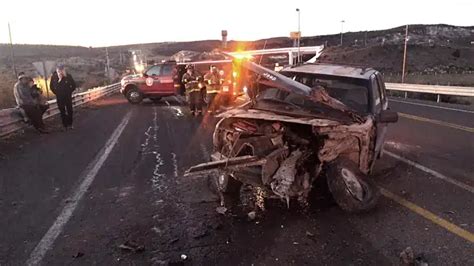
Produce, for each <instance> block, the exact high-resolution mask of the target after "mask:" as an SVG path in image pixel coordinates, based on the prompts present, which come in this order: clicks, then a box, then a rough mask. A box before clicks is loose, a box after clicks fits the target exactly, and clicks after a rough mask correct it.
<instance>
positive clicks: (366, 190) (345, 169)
mask: <svg viewBox="0 0 474 266" xmlns="http://www.w3.org/2000/svg"><path fill="white" fill-rule="evenodd" d="M327 184H328V187H329V191H330V192H331V194H332V196H333V197H334V200H335V201H336V203H337V205H339V207H340V208H341V209H343V210H344V211H347V212H351V213H358V212H366V211H369V210H371V209H373V208H374V207H375V205H376V204H377V201H378V198H379V196H380V191H379V190H378V188H377V186H376V185H375V184H374V183H373V182H372V180H370V179H369V178H367V176H366V175H364V174H363V173H362V172H361V171H360V170H359V168H358V167H357V165H356V164H355V163H354V162H352V161H350V160H349V159H346V158H340V159H337V160H336V161H334V162H333V163H331V164H330V165H329V168H328V171H327Z"/></svg>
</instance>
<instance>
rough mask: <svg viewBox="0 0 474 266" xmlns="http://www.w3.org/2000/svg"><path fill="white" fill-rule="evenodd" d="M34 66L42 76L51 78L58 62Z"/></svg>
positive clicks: (40, 63)
mask: <svg viewBox="0 0 474 266" xmlns="http://www.w3.org/2000/svg"><path fill="white" fill-rule="evenodd" d="M43 64H44V65H43ZM33 66H34V67H35V69H36V71H37V72H38V74H39V75H40V76H43V77H49V76H50V75H51V74H52V73H53V71H54V68H55V67H56V61H43V62H34V63H33Z"/></svg>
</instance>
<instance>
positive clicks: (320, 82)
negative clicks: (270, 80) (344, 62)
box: [287, 72, 369, 114]
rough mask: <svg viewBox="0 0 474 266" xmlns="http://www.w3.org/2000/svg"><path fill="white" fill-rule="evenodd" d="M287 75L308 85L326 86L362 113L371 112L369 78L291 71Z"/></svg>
mask: <svg viewBox="0 0 474 266" xmlns="http://www.w3.org/2000/svg"><path fill="white" fill-rule="evenodd" d="M287 75H288V76H290V77H291V78H293V79H294V80H295V81H298V82H300V83H302V84H304V85H306V86H308V87H311V88H316V87H319V86H321V87H323V88H325V90H326V92H327V93H328V94H329V95H330V96H331V97H333V98H335V99H337V100H339V101H341V102H342V103H344V104H345V105H347V106H348V107H350V108H351V109H352V110H355V111H357V112H359V113H362V114H366V113H368V112H369V90H368V86H369V84H368V81H367V80H364V79H357V78H348V77H338V76H328V75H318V74H300V73H291V72H290V73H287Z"/></svg>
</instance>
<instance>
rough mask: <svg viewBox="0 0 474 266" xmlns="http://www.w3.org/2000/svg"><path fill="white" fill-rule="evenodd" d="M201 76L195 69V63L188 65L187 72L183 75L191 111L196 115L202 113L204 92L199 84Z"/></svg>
mask: <svg viewBox="0 0 474 266" xmlns="http://www.w3.org/2000/svg"><path fill="white" fill-rule="evenodd" d="M199 79H200V76H199V75H198V74H197V73H196V71H195V70H194V66H193V65H188V66H186V73H184V75H183V79H182V82H183V84H184V87H185V89H186V98H187V99H188V103H189V108H190V109H191V113H192V114H193V115H195V116H197V115H200V114H202V93H201V87H200V86H199V84H200V82H199Z"/></svg>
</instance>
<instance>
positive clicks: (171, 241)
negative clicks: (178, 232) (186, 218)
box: [168, 237, 179, 245]
mask: <svg viewBox="0 0 474 266" xmlns="http://www.w3.org/2000/svg"><path fill="white" fill-rule="evenodd" d="M178 241H179V238H177V237H176V238H173V239H171V240H170V241H169V242H168V244H170V245H172V244H174V243H176V242H178Z"/></svg>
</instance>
